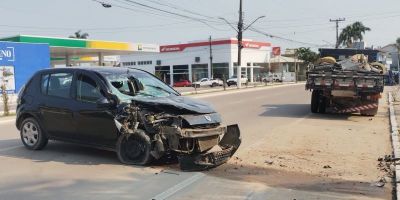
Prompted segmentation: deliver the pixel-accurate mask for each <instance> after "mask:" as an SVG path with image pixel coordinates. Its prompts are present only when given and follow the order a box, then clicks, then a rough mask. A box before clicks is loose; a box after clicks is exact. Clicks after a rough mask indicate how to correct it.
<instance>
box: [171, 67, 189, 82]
mask: <svg viewBox="0 0 400 200" xmlns="http://www.w3.org/2000/svg"><path fill="white" fill-rule="evenodd" d="M182 80H189V65H174V67H173V81H174V83H175V82H177V81H182Z"/></svg>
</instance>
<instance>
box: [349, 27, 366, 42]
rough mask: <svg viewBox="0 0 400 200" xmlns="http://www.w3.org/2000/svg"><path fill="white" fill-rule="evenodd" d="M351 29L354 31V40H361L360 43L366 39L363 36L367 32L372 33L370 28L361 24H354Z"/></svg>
mask: <svg viewBox="0 0 400 200" xmlns="http://www.w3.org/2000/svg"><path fill="white" fill-rule="evenodd" d="M351 27H352V29H353V31H354V40H359V41H360V42H361V41H362V40H363V39H364V38H363V34H365V32H366V31H371V29H370V28H369V27H366V26H364V24H363V23H361V22H354V23H353V24H352V25H351Z"/></svg>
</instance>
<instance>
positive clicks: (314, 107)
mask: <svg viewBox="0 0 400 200" xmlns="http://www.w3.org/2000/svg"><path fill="white" fill-rule="evenodd" d="M319 93H320V92H319V91H316V90H313V91H312V94H311V112H312V113H318V107H319V97H320V95H319Z"/></svg>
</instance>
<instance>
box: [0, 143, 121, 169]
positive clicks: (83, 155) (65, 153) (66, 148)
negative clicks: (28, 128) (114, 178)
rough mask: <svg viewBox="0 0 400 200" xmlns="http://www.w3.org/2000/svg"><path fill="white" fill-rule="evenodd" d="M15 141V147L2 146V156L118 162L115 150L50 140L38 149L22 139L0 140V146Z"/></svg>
mask: <svg viewBox="0 0 400 200" xmlns="http://www.w3.org/2000/svg"><path fill="white" fill-rule="evenodd" d="M6 143H13V144H16V145H14V147H15V148H11V149H8V148H0V156H4V157H11V158H22V159H30V160H32V161H34V162H61V163H65V164H74V165H98V164H118V163H119V161H118V158H117V155H116V154H115V152H112V151H106V150H101V149H94V148H90V147H85V146H80V145H75V144H70V143H64V142H55V141H49V143H48V145H47V146H46V147H45V148H44V149H42V150H38V151H32V150H29V149H27V148H25V147H24V145H23V144H22V143H21V140H19V139H14V140H13V141H10V140H0V146H1V147H3V146H5V144H6ZM2 149H3V150H2Z"/></svg>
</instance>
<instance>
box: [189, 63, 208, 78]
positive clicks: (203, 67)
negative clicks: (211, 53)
mask: <svg viewBox="0 0 400 200" xmlns="http://www.w3.org/2000/svg"><path fill="white" fill-rule="evenodd" d="M202 78H208V64H195V65H192V80H193V82H194V81H198V80H200V79H202Z"/></svg>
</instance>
